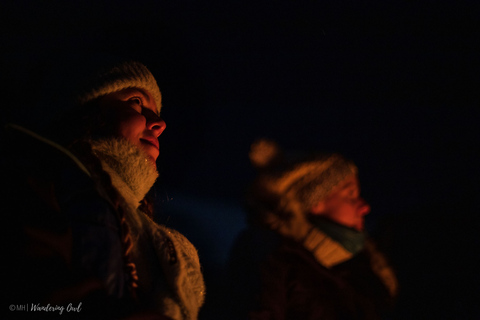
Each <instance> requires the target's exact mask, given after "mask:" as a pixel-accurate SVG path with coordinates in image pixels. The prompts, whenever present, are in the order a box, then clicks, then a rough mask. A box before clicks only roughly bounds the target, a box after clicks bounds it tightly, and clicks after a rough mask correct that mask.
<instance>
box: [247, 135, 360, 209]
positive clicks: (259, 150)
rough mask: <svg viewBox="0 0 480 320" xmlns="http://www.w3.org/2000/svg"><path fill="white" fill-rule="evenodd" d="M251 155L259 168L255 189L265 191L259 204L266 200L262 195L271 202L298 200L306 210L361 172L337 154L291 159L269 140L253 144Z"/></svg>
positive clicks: (258, 198)
mask: <svg viewBox="0 0 480 320" xmlns="http://www.w3.org/2000/svg"><path fill="white" fill-rule="evenodd" d="M249 156H250V161H251V162H252V164H253V166H254V167H256V168H257V169H259V176H258V178H257V179H256V181H255V182H254V185H255V187H254V188H255V189H256V190H257V191H259V190H261V191H260V192H259V193H260V195H257V196H256V198H257V201H258V200H259V201H262V196H261V195H262V194H263V195H264V196H266V197H265V200H267V201H271V200H272V199H277V200H278V201H282V200H281V199H284V198H289V199H294V200H296V201H298V203H299V204H300V205H301V207H303V209H304V210H308V209H310V208H311V207H312V206H313V205H315V204H316V203H318V201H320V200H322V199H323V198H324V197H325V196H327V195H328V194H329V193H330V191H332V189H333V188H334V187H335V186H337V185H338V184H339V183H340V182H342V181H343V180H344V179H345V178H347V177H348V176H350V175H352V174H356V173H357V171H358V170H357V167H356V166H355V164H354V163H353V162H352V161H350V160H347V159H345V158H344V157H343V156H341V155H339V154H335V153H333V154H315V155H307V156H296V157H290V158H288V157H287V156H285V155H284V154H283V152H282V151H281V150H280V148H279V147H278V145H277V144H276V143H274V142H273V141H269V140H265V139H261V140H258V141H256V142H255V143H254V144H253V145H252V147H251V150H250V154H249ZM287 195H288V197H286V196H287Z"/></svg>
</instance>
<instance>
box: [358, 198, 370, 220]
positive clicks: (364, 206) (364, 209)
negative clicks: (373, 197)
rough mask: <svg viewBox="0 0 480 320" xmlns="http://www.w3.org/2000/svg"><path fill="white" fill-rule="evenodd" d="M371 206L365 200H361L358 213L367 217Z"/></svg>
mask: <svg viewBox="0 0 480 320" xmlns="http://www.w3.org/2000/svg"><path fill="white" fill-rule="evenodd" d="M370 209H371V208H370V205H369V204H368V202H367V201H365V199H363V198H360V205H359V206H358V213H359V215H361V216H365V215H367V214H369V213H370Z"/></svg>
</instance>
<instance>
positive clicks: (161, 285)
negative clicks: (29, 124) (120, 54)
mask: <svg viewBox="0 0 480 320" xmlns="http://www.w3.org/2000/svg"><path fill="white" fill-rule="evenodd" d="M74 65H75V64H71V66H72V68H63V69H62V68H60V69H61V71H65V70H66V69H68V70H67V71H69V72H70V74H69V75H68V76H66V75H63V76H58V75H57V79H60V82H58V81H57V82H54V81H46V83H47V85H46V86H45V88H48V87H50V88H53V89H52V90H53V91H49V90H48V89H44V90H42V92H43V93H44V98H43V99H42V103H40V104H39V106H43V105H45V106H46V108H48V107H50V109H52V110H54V111H58V112H56V114H55V115H52V116H51V118H52V120H51V121H50V122H49V123H48V125H47V126H44V128H43V129H42V128H40V129H38V130H35V131H32V130H30V129H27V128H26V127H24V126H20V125H18V124H9V125H7V126H6V127H5V130H4V132H3V136H2V138H3V139H2V147H3V150H5V151H6V152H5V156H2V159H1V160H2V181H3V183H4V188H2V189H3V190H6V191H5V192H3V194H2V196H3V199H2V200H3V201H2V203H3V204H2V213H3V214H4V216H7V217H9V221H8V223H7V230H10V231H11V232H10V233H9V234H8V238H7V239H5V240H4V241H2V245H3V246H4V247H5V250H6V251H7V256H9V257H10V261H9V264H8V266H9V267H8V270H7V274H8V282H7V285H6V287H5V289H6V290H8V291H9V296H10V297H11V301H10V303H16V304H20V303H40V307H41V306H47V305H48V306H57V309H61V307H64V308H66V307H67V306H68V305H69V304H70V305H74V306H78V309H81V311H79V316H80V317H81V318H88V319H97V318H98V319H118V318H128V317H132V318H137V317H141V316H146V317H150V318H152V319H182V320H183V319H185V320H186V319H197V317H198V313H199V310H200V307H201V306H202V304H203V301H204V296H205V285H204V280H203V276H202V273H201V270H200V263H199V258H198V254H197V251H196V249H195V247H194V246H193V245H192V244H191V243H190V242H189V241H188V240H187V239H186V238H185V237H184V236H183V235H181V234H180V233H178V232H177V231H175V230H172V229H169V228H167V227H166V226H163V225H160V224H157V223H156V222H154V220H153V218H154V214H153V209H154V206H153V202H152V201H149V197H148V194H149V191H150V190H151V189H152V186H153V184H154V182H155V181H156V179H157V177H158V172H157V167H156V160H157V157H158V156H159V152H160V151H159V150H160V148H159V142H158V137H159V136H160V135H161V134H162V132H163V131H164V130H165V128H166V124H165V122H164V120H163V119H162V118H161V116H160V111H161V108H162V100H161V99H162V97H161V93H160V90H159V88H158V85H157V82H156V80H155V78H154V77H153V75H152V73H151V72H150V71H149V69H148V68H147V67H146V66H145V65H143V64H142V63H140V62H136V61H118V60H115V59H113V60H112V59H99V60H98V61H97V60H95V59H89V60H88V64H86V65H83V66H85V67H81V68H79V67H78V66H79V65H82V64H80V63H78V64H76V67H77V68H73V66H74ZM70 69H74V70H75V72H71V71H72V70H70ZM62 82H63V83H62ZM60 87H62V89H61V90H60V89H59V88H60ZM55 90H57V91H59V92H60V93H61V94H60V93H59V94H58V95H55V96H53V95H52V92H55ZM48 105H49V106H48ZM52 105H53V107H52ZM45 110H46V109H45ZM45 110H42V112H43V113H46V111H45ZM5 187H8V188H7V189H6V188H5ZM12 243H13V244H14V245H11V244H12ZM27 288H28V290H27Z"/></svg>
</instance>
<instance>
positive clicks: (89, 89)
mask: <svg viewBox="0 0 480 320" xmlns="http://www.w3.org/2000/svg"><path fill="white" fill-rule="evenodd" d="M43 65H44V66H43V68H45V69H46V70H44V71H43V72H44V76H43V77H42V80H41V83H40V95H39V97H38V106H37V108H36V109H40V111H41V112H43V113H45V114H46V115H47V116H48V115H55V114H58V113H62V112H68V110H71V109H74V108H78V107H81V106H83V105H85V104H87V103H89V102H91V101H93V100H95V99H97V98H100V97H102V96H105V95H107V94H109V93H113V92H117V91H120V90H123V89H127V88H139V89H143V90H145V91H147V92H148V93H150V94H151V95H152V97H153V99H154V101H155V105H156V107H157V110H158V112H160V110H161V107H162V104H161V100H162V96H161V93H160V89H159V88H158V85H157V82H156V80H155V78H154V76H153V75H152V73H151V72H150V71H149V69H148V68H147V67H146V66H145V65H143V64H142V63H140V62H137V61H132V60H128V59H127V60H126V59H123V58H120V57H116V56H112V55H107V54H101V53H95V54H92V53H76V54H65V55H60V56H59V57H55V58H50V59H48V60H47V61H45V62H44V63H43ZM33 112H34V113H35V112H37V111H36V110H33Z"/></svg>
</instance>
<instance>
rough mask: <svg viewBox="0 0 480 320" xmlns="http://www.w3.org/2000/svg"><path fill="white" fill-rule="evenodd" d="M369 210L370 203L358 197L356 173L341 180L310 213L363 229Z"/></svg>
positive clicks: (358, 188)
mask: <svg viewBox="0 0 480 320" xmlns="http://www.w3.org/2000/svg"><path fill="white" fill-rule="evenodd" d="M369 212H370V205H369V204H368V203H367V202H366V201H365V200H364V199H363V198H362V197H360V184H359V181H358V178H357V176H356V175H352V176H350V177H348V178H346V179H345V180H343V181H342V182H341V183H340V184H339V185H338V186H337V187H335V188H334V189H333V190H332V191H331V192H330V193H329V194H328V195H327V197H326V198H325V199H324V200H322V201H320V202H319V203H318V204H317V205H316V206H314V207H313V208H312V210H311V213H312V214H315V215H321V216H323V217H325V218H327V219H330V220H332V221H334V222H336V223H339V224H341V225H344V226H346V227H349V228H354V229H356V230H358V231H363V230H364V228H365V227H364V224H365V215H367V214H368V213H369Z"/></svg>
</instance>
